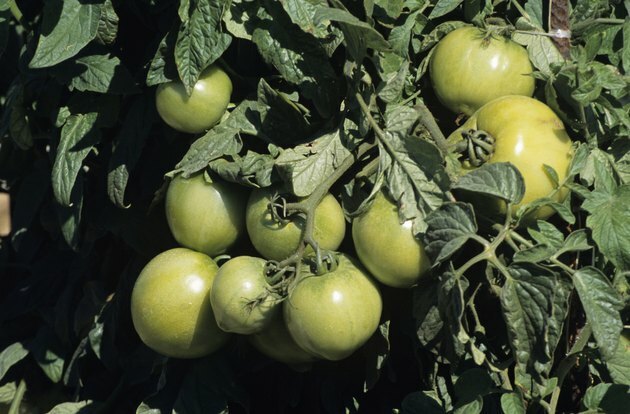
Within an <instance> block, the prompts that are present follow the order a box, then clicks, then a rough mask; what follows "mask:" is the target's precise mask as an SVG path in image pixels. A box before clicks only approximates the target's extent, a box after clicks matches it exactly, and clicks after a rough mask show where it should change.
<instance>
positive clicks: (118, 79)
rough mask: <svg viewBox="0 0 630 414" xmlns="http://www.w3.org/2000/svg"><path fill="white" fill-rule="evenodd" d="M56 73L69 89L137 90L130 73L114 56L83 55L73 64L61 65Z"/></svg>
mask: <svg viewBox="0 0 630 414" xmlns="http://www.w3.org/2000/svg"><path fill="white" fill-rule="evenodd" d="M57 73H58V77H59V78H60V79H61V80H62V82H63V83H66V84H67V85H69V86H70V90H73V89H76V90H78V91H82V92H85V91H90V92H99V93H111V94H131V93H135V92H138V88H137V87H136V85H135V81H134V79H133V77H132V76H131V73H129V71H128V70H127V68H126V67H125V66H123V64H122V63H121V61H120V59H119V58H118V57H116V56H111V55H90V56H83V57H80V58H78V59H76V60H75V61H74V62H73V64H68V65H61V66H60V68H59V70H58V71H57Z"/></svg>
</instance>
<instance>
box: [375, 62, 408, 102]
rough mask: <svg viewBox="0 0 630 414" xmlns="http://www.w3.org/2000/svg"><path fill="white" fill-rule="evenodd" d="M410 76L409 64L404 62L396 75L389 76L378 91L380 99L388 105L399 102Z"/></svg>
mask: <svg viewBox="0 0 630 414" xmlns="http://www.w3.org/2000/svg"><path fill="white" fill-rule="evenodd" d="M408 75H409V62H408V61H404V62H403V64H402V65H400V67H399V69H398V71H397V72H395V73H391V74H389V75H388V76H387V77H386V78H385V79H383V81H382V82H381V84H380V85H379V87H378V89H377V94H378V97H379V98H381V99H382V100H383V101H384V102H386V103H393V102H397V101H399V100H400V99H401V98H402V93H403V89H404V88H405V83H406V81H407V76H408Z"/></svg>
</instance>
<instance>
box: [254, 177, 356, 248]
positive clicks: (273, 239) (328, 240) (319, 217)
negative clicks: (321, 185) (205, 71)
mask: <svg viewBox="0 0 630 414" xmlns="http://www.w3.org/2000/svg"><path fill="white" fill-rule="evenodd" d="M274 193H275V190H274V189H273V188H260V189H256V190H254V191H252V193H251V195H250V197H249V201H248V203H247V209H246V221H247V233H248V234H249V238H250V240H251V241H252V244H253V245H254V247H255V248H256V250H257V251H258V253H260V254H261V255H262V256H263V257H264V258H266V259H269V260H282V259H286V258H287V257H289V256H290V255H291V254H293V252H295V250H296V249H297V247H298V245H299V243H300V237H301V236H302V230H303V229H304V225H305V220H304V217H303V216H295V217H294V218H292V219H291V220H290V221H289V222H288V223H280V222H277V221H276V220H274V218H273V216H272V214H271V211H270V210H269V208H268V205H269V203H270V202H271V199H272V197H273V195H274ZM345 234H346V220H345V217H344V215H343V209H342V208H341V205H340V204H339V202H338V201H337V200H336V199H335V197H333V196H332V194H326V195H325V196H324V198H323V199H322V201H321V202H320V203H319V205H318V206H317V208H316V209H315V219H314V229H313V237H314V238H315V241H317V243H318V244H319V247H320V248H321V249H325V250H336V249H337V248H338V247H339V245H340V244H341V241H342V240H343V238H344V236H345ZM309 252H310V253H312V249H311V248H310V247H309V248H308V249H307V253H309Z"/></svg>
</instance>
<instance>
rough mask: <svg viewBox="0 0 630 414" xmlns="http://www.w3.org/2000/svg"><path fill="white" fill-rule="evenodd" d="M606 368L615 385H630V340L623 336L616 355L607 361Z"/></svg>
mask: <svg viewBox="0 0 630 414" xmlns="http://www.w3.org/2000/svg"><path fill="white" fill-rule="evenodd" d="M606 367H607V368H608V372H609V373H610V376H611V377H612V379H613V380H614V381H615V383H618V384H624V385H630V338H628V337H626V336H624V335H623V334H622V336H621V337H620V338H619V345H618V346H617V350H616V351H615V354H614V355H613V356H612V357H611V358H608V360H607V361H606Z"/></svg>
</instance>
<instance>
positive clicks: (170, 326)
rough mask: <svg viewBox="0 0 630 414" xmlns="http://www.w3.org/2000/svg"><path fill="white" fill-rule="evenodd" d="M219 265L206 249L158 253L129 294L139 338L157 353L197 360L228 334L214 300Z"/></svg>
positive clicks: (226, 337) (213, 348)
mask: <svg viewBox="0 0 630 414" xmlns="http://www.w3.org/2000/svg"><path fill="white" fill-rule="evenodd" d="M217 271H218V266H217V264H216V263H215V262H214V261H213V260H212V259H211V258H210V257H208V256H206V255H205V254H203V253H198V252H195V251H192V250H189V249H185V248H181V247H179V248H175V249H171V250H167V251H165V252H163V253H160V254H159V255H157V256H156V257H154V258H153V259H152V260H151V261H150V262H149V263H148V264H147V265H146V266H145V267H144V269H142V272H140V276H138V279H137V280H136V283H135V285H134V287H133V291H132V294H131V317H132V320H133V325H134V327H135V329H136V332H138V335H139V336H140V339H142V341H143V342H144V343H145V344H146V345H147V346H148V347H150V348H152V349H153V350H155V351H156V352H158V353H160V354H162V355H166V356H169V357H175V358H198V357H202V356H204V355H208V354H211V353H212V352H214V351H216V350H217V349H219V348H220V347H221V346H222V345H223V344H225V342H227V340H228V338H229V334H227V333H225V332H224V331H222V330H221V329H219V327H218V326H217V323H216V321H215V319H214V314H213V313H212V306H211V304H210V292H211V291H212V282H213V281H214V278H215V275H216V273H217Z"/></svg>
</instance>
